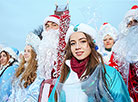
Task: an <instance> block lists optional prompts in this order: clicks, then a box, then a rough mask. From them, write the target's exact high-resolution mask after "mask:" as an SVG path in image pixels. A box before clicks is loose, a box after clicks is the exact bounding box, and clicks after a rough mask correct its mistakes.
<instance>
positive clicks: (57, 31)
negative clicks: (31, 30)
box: [38, 12, 70, 102]
mask: <svg viewBox="0 0 138 102" xmlns="http://www.w3.org/2000/svg"><path fill="white" fill-rule="evenodd" d="M63 17H64V18H65V19H63ZM69 21H70V19H69V12H65V13H64V16H60V17H59V16H57V15H50V16H48V17H46V18H45V20H44V24H43V32H42V40H41V43H40V45H39V55H38V75H39V76H40V77H41V78H44V80H43V82H42V83H41V88H40V94H39V100H38V101H39V102H47V101H48V96H49V95H50V93H51V91H52V89H53V87H54V81H53V80H54V79H56V78H57V77H58V76H59V73H60V70H57V68H58V67H60V65H61V62H62V61H63V52H62V51H61V49H62V50H63V48H64V47H65V41H64V37H65V34H66V31H67V29H68V27H69ZM63 22H64V23H63ZM64 24H66V27H64V26H65V25H64ZM61 38H62V39H61ZM61 43H62V44H61Z"/></svg>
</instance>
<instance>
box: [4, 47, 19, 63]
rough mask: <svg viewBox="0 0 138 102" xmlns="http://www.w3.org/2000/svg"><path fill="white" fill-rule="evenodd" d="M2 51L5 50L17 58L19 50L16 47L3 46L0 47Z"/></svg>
mask: <svg viewBox="0 0 138 102" xmlns="http://www.w3.org/2000/svg"><path fill="white" fill-rule="evenodd" d="M2 51H6V52H7V53H9V55H10V56H12V57H13V58H15V59H16V60H17V59H18V54H19V51H18V50H17V49H16V48H10V47H4V48H2V50H1V52H2Z"/></svg>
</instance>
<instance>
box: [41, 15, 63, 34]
mask: <svg viewBox="0 0 138 102" xmlns="http://www.w3.org/2000/svg"><path fill="white" fill-rule="evenodd" d="M48 21H52V22H55V23H56V24H58V25H59V24H60V23H59V19H58V18H56V17H52V16H48V17H46V18H45V19H44V23H43V30H44V31H45V24H46V23H47V22H48Z"/></svg>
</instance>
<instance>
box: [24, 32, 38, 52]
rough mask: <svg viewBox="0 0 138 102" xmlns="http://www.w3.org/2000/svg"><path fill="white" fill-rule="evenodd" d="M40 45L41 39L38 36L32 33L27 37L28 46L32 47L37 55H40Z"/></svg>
mask: <svg viewBox="0 0 138 102" xmlns="http://www.w3.org/2000/svg"><path fill="white" fill-rule="evenodd" d="M39 44H40V38H39V37H38V36H37V35H36V34H34V33H32V32H31V33H29V34H28V35H27V37H26V45H31V46H32V47H33V49H34V50H35V52H36V53H37V54H38V48H39Z"/></svg>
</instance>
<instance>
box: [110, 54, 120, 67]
mask: <svg viewBox="0 0 138 102" xmlns="http://www.w3.org/2000/svg"><path fill="white" fill-rule="evenodd" d="M109 66H111V67H114V68H115V69H117V70H118V65H117V61H115V59H114V52H113V53H112V54H111V58H110V60H109Z"/></svg>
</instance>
